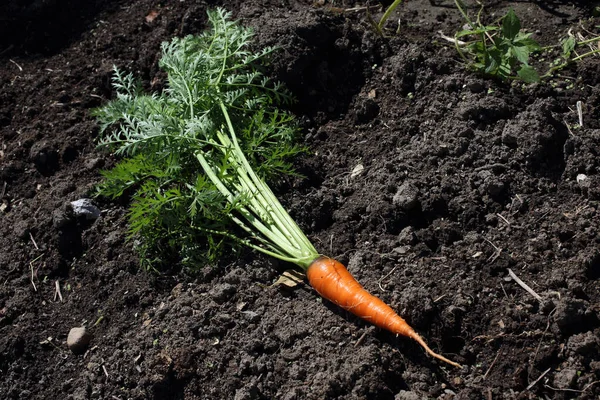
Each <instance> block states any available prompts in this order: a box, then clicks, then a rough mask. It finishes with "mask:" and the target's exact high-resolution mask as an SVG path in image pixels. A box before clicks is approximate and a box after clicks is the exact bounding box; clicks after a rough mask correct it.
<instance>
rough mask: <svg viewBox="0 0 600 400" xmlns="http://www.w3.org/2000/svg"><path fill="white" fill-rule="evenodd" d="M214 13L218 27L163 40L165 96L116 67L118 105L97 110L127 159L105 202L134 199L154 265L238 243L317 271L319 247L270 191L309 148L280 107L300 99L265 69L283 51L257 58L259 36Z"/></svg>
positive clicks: (136, 221) (104, 189) (108, 183)
mask: <svg viewBox="0 0 600 400" xmlns="http://www.w3.org/2000/svg"><path fill="white" fill-rule="evenodd" d="M208 16H209V21H210V24H211V25H212V29H211V30H209V31H207V32H205V33H203V34H201V35H199V36H187V37H185V38H176V39H173V40H172V41H171V42H169V43H163V45H162V57H161V59H160V61H159V66H160V67H161V68H162V69H163V70H164V71H165V72H166V74H167V83H166V89H164V90H163V91H162V92H161V93H153V94H145V93H144V91H143V90H142V87H141V85H140V84H139V83H138V82H137V81H136V80H135V79H134V77H133V75H132V74H124V73H123V72H122V71H120V70H119V69H117V68H115V71H114V77H113V86H114V88H115V89H116V99H114V100H113V101H111V102H109V103H108V104H107V105H105V106H104V107H102V108H100V109H98V110H96V112H95V114H96V116H97V118H98V120H99V122H100V127H101V140H100V146H102V147H107V148H109V149H110V150H112V151H113V152H114V153H115V154H116V155H118V156H123V157H124V158H123V159H122V161H120V162H119V163H118V164H117V165H116V166H115V168H113V169H112V170H109V171H105V172H104V181H103V182H102V183H101V184H100V185H99V187H98V194H99V195H103V196H108V197H112V198H117V197H119V196H122V195H123V194H130V195H131V196H132V201H131V206H130V211H129V219H130V226H131V228H130V230H131V234H132V235H133V236H134V237H136V238H139V240H138V241H136V242H137V243H138V249H139V250H140V254H141V259H142V262H143V263H144V264H145V265H146V266H150V267H154V266H156V265H158V264H160V262H162V261H165V260H167V259H169V260H172V259H173V258H178V259H179V260H180V261H181V262H182V263H184V264H187V265H189V266H194V265H198V264H199V263H203V261H206V260H212V259H214V258H215V257H217V256H218V255H219V253H220V250H221V249H222V248H223V245H224V244H226V243H229V244H232V242H234V243H242V244H245V245H248V246H250V247H252V248H254V249H257V250H260V251H262V252H263V253H267V254H269V255H272V256H274V257H277V258H280V259H284V260H287V261H291V262H295V263H297V264H299V265H308V263H310V261H312V260H314V259H315V258H316V257H318V254H317V252H316V250H315V249H314V247H313V246H312V245H311V244H310V242H309V241H308V239H306V236H305V235H304V234H303V233H302V232H301V230H300V229H299V228H298V226H297V225H296V223H295V222H294V221H293V220H292V219H291V218H290V217H289V215H288V214H287V212H286V211H285V210H284V209H283V207H282V206H281V204H280V203H279V201H278V200H277V199H276V198H275V196H274V195H273V193H272V191H271V190H270V189H269V187H268V186H267V185H266V184H265V179H273V178H275V177H277V176H281V175H285V174H292V173H293V169H292V166H291V164H290V163H289V161H288V160H289V159H290V157H292V156H294V155H296V154H298V153H299V152H301V151H303V148H302V147H300V146H298V145H296V144H294V139H295V138H296V136H297V131H298V130H297V126H296V123H295V121H294V118H293V116H292V115H291V114H289V113H288V112H286V111H282V110H281V109H279V108H278V106H279V105H282V104H284V105H285V104H289V103H290V102H292V100H293V98H292V96H291V94H290V93H289V92H288V91H287V90H285V89H284V88H283V87H282V85H281V84H280V83H278V82H274V81H272V80H270V79H269V78H267V77H265V76H264V75H263V73H262V70H263V68H264V66H265V64H266V62H267V60H268V56H269V55H270V54H271V53H272V52H273V51H274V50H275V49H274V48H271V47H267V48H265V49H263V50H261V51H258V52H253V51H251V50H250V49H249V44H250V39H251V38H252V35H253V34H252V31H251V30H250V29H247V28H244V27H241V26H240V25H239V24H237V23H236V22H235V21H231V20H230V14H229V13H227V12H225V11H224V10H222V9H217V10H214V11H209V12H208ZM232 223H233V225H234V226H237V229H231V225H232Z"/></svg>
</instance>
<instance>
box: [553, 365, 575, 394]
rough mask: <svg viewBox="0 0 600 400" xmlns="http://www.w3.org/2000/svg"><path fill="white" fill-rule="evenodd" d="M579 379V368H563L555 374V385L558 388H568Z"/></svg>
mask: <svg viewBox="0 0 600 400" xmlns="http://www.w3.org/2000/svg"><path fill="white" fill-rule="evenodd" d="M576 379H577V370H575V369H563V370H562V371H558V372H557V373H556V375H554V387H556V388H557V389H568V388H570V387H571V386H573V384H574V383H575V380H576Z"/></svg>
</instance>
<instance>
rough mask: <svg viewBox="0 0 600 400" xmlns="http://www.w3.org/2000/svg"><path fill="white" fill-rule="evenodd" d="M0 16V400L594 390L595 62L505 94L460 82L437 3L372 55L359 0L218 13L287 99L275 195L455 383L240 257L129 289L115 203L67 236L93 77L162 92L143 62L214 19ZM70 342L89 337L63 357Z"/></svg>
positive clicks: (446, 19)
mask: <svg viewBox="0 0 600 400" xmlns="http://www.w3.org/2000/svg"><path fill="white" fill-rule="evenodd" d="M386 3H387V4H389V3H390V1H388V2H386ZM486 3H487V8H486V11H485V13H486V15H487V16H488V19H489V20H493V19H495V18H498V17H499V16H500V15H503V13H505V12H506V11H507V10H508V8H509V7H513V8H514V9H515V11H516V13H517V15H519V16H520V17H521V20H522V24H523V26H524V27H526V28H529V30H530V31H531V32H533V33H534V37H535V38H536V39H537V40H539V41H540V42H541V43H542V44H543V45H551V44H555V43H556V42H557V40H558V39H559V38H560V37H563V36H564V35H565V34H566V32H567V31H568V30H569V29H571V28H572V29H579V28H578V27H579V24H580V21H583V23H584V25H585V26H586V27H587V28H588V29H589V30H590V32H591V33H594V32H596V33H597V32H598V28H596V27H595V25H597V24H598V22H597V21H589V18H590V17H591V15H592V10H591V8H592V6H591V5H590V3H593V2H589V1H579V2H577V1H518V2H517V1H515V2H508V1H488V2H486ZM8 4H9V5H8V6H7V7H6V8H5V12H4V14H3V15H2V17H0V22H1V25H2V26H1V27H0V87H1V88H2V89H0V138H1V142H0V146H1V147H0V206H1V211H0V249H1V252H0V375H1V376H2V379H1V380H0V398H2V399H52V398H61V399H73V400H75V399H76V400H82V399H201V398H202V399H239V400H242V399H274V398H277V399H286V400H292V399H375V398H377V399H397V400H400V399H403V400H408V399H411V400H412V399H423V398H437V399H448V400H449V399H515V398H518V399H538V398H543V399H548V398H552V399H562V398H565V399H566V398H578V399H597V398H598V397H599V396H600V384H598V382H599V380H600V357H599V351H600V339H598V336H599V334H600V318H599V317H600V285H599V279H600V230H599V225H598V221H600V185H599V183H600V123H599V122H598V121H599V119H600V108H599V107H598V104H600V87H599V86H598V81H599V78H598V77H599V76H600V60H599V59H597V58H589V59H586V60H584V61H583V62H581V63H578V64H577V65H575V66H573V67H571V68H569V69H566V70H564V71H562V72H561V74H560V77H557V78H556V79H554V80H553V81H550V82H545V83H542V84H534V85H522V84H518V83H512V84H511V83H503V82H497V81H494V80H490V79H486V78H482V77H479V76H476V75H475V74H473V73H472V72H470V71H468V70H466V69H465V66H464V64H463V62H462V61H461V59H460V58H459V57H458V56H457V54H456V51H455V49H454V47H453V46H452V45H451V44H450V43H448V42H447V41H445V40H444V39H442V38H441V37H440V34H439V32H440V31H441V32H443V33H444V34H446V35H448V36H452V34H453V32H456V31H457V30H459V29H461V27H462V25H463V23H464V22H463V20H462V19H461V17H460V14H459V13H458V12H457V10H456V8H455V7H454V2H452V1H450V0H436V1H426V0H414V1H410V2H407V3H406V4H402V5H401V6H400V7H399V8H398V10H397V12H396V13H395V14H394V15H393V16H392V18H390V20H389V23H388V27H389V32H388V35H387V37H385V38H383V37H381V36H379V35H378V34H377V33H376V32H375V31H374V30H373V28H372V26H371V25H370V24H369V23H368V15H367V13H366V11H365V9H364V8H363V6H364V4H363V3H362V2H351V1H346V2H344V1H336V2H335V4H333V3H331V4H330V2H328V1H326V2H322V1H317V2H313V1H312V0H306V1H295V0H282V1H279V0H277V1H275V0H250V1H236V2H227V3H226V4H225V5H226V7H227V8H229V9H230V10H231V11H232V12H233V13H234V15H235V17H236V18H238V19H240V20H241V21H242V23H243V24H245V25H247V26H251V27H254V28H255V29H256V32H257V45H259V46H264V45H279V46H281V47H282V49H283V50H282V51H281V52H279V53H278V54H277V56H276V58H275V59H274V62H273V65H272V67H273V68H272V71H271V73H272V75H273V76H274V77H276V78H278V79H280V80H282V81H284V82H285V83H286V85H287V86H288V87H289V88H290V89H291V90H292V91H293V92H294V94H295V95H296V96H297V97H298V99H299V102H298V104H297V105H296V106H295V109H294V110H293V111H294V112H295V113H296V114H297V115H298V118H299V119H300V120H301V121H302V125H303V134H304V136H303V141H304V143H305V144H306V145H307V146H308V147H309V148H310V149H311V153H312V154H311V155H310V156H307V157H303V158H301V159H298V160H297V161H296V165H297V168H298V169H299V170H300V172H301V173H302V174H304V175H305V176H306V178H304V179H297V180H294V181H290V182H289V183H288V184H286V185H282V186H280V187H279V188H278V189H277V192H278V195H279V196H280V197H281V199H282V200H283V202H284V204H285V205H286V207H288V208H289V210H290V212H291V214H292V215H293V216H294V218H295V219H296V220H297V221H298V222H299V224H300V225H301V226H302V228H303V229H304V230H305V232H306V233H307V234H308V235H309V237H310V238H311V239H312V240H313V241H314V242H315V243H316V245H317V247H318V249H319V250H320V251H322V252H323V253H326V254H328V255H331V256H333V257H337V258H338V259H339V260H340V261H342V262H344V263H347V265H348V267H349V269H350V271H351V272H352V273H353V274H354V275H355V276H356V277H357V279H358V280H359V281H360V282H361V283H362V284H363V285H364V286H365V287H366V288H367V289H369V290H370V291H372V292H373V293H374V294H376V295H378V296H380V297H381V298H382V299H383V300H385V301H386V302H388V303H389V304H390V305H391V306H392V307H393V308H394V309H396V310H398V311H399V312H400V314H401V315H403V316H404V317H405V318H406V319H407V320H408V321H409V322H410V323H411V324H412V325H413V326H414V327H415V329H416V330H417V331H419V332H420V333H421V334H422V335H423V337H424V338H425V339H426V340H427V341H428V343H429V344H430V346H431V347H432V348H433V349H435V350H436V351H438V352H440V353H442V354H444V355H446V356H448V357H449V358H452V359H454V360H456V361H458V362H460V363H461V364H463V365H464V368H462V369H455V368H451V367H449V366H446V365H441V364H439V363H438V362H436V361H434V360H433V359H432V358H430V357H428V356H427V355H426V354H425V353H424V352H423V350H422V349H421V348H420V347H419V346H418V345H417V344H415V343H413V342H412V341H410V340H407V339H404V338H397V337H395V336H393V335H391V334H389V333H386V332H384V331H381V330H378V329H375V328H373V327H371V326H369V325H368V324H367V323H365V322H362V321H360V320H358V319H357V318H355V317H353V316H352V315H350V314H348V313H346V312H344V311H342V310H340V309H339V308H337V307H335V306H334V305H332V304H330V303H328V302H326V301H321V300H320V299H319V297H318V295H317V294H316V293H315V292H314V291H313V290H312V289H311V288H310V287H309V286H307V285H300V286H298V287H296V288H295V289H294V290H283V289H281V288H277V287H271V286H270V285H271V284H272V283H273V282H274V281H275V280H276V279H277V277H278V276H279V275H280V274H281V272H282V271H284V270H285V269H287V268H289V267H290V266H289V265H285V264H284V263H279V262H275V261H274V260H272V259H269V258H267V257H263V256H260V255H257V254H255V253H252V252H247V253H245V254H244V255H243V257H242V258H232V259H229V260H223V262H222V263H221V264H220V265H215V266H212V267H207V268H205V269H203V270H201V271H200V272H199V273H197V274H193V275H192V274H189V273H187V272H185V271H182V272H172V273H163V274H153V273H148V272H144V271H142V270H140V269H139V268H138V260H137V258H136V254H135V252H134V251H133V250H132V247H133V244H132V243H131V242H128V241H126V240H125V237H126V232H127V221H126V207H127V202H126V200H124V201H121V202H108V201H105V200H101V199H98V200H94V202H95V205H96V206H97V207H98V208H99V210H101V214H100V217H99V218H97V219H86V218H85V217H79V218H77V217H75V216H74V214H73V212H72V210H71V208H70V206H69V204H70V202H71V201H74V200H78V199H81V198H89V197H90V196H91V193H92V189H93V187H94V185H95V184H97V183H98V182H99V181H100V170H102V169H103V168H107V167H110V166H111V165H113V164H114V162H115V159H114V158H112V157H111V156H110V155H107V154H106V153H102V152H99V151H97V150H96V148H95V142H96V138H97V134H98V127H97V125H96V123H95V121H94V119H93V117H92V116H91V113H90V111H91V110H92V109H93V108H94V107H97V106H99V105H101V104H104V103H105V102H106V101H107V100H108V99H110V98H111V96H113V95H114V93H113V92H112V90H111V87H110V77H111V68H112V66H113V65H117V66H119V67H121V68H124V69H127V70H130V71H133V72H134V73H135V74H136V75H138V76H140V77H141V78H142V80H143V81H144V85H145V86H146V87H147V88H148V89H151V88H152V87H153V86H154V85H156V84H157V82H159V85H160V80H161V79H162V78H163V75H161V73H160V72H159V70H158V67H157V61H158V57H159V54H160V52H159V46H160V43H161V42H162V41H165V40H169V39H170V38H172V37H173V36H175V35H185V34H194V33H198V32H200V31H202V30H203V29H205V27H206V14H205V10H206V8H207V7H214V6H216V5H219V4H221V3H220V2H213V1H207V2H202V1H192V0H185V1H176V2H175V1H174V2H170V1H164V2H158V1H152V0H132V1H124V0H106V1H95V2H94V1H91V2H76V1H72V0H52V1H42V0H30V1H25V2H23V1H9V2H8ZM469 4H473V2H470V3H469ZM153 11H154V12H155V14H154V13H151V12H153ZM470 12H471V13H474V12H476V8H471V9H470ZM381 14H382V12H381V8H380V7H373V8H372V9H371V11H370V15H371V16H372V17H373V18H375V19H377V18H379V17H380V16H381ZM152 17H154V18H152ZM398 24H400V28H399V32H398V33H395V31H396V28H397V27H398ZM578 101H581V104H582V110H583V126H580V125H579V121H578V116H577V110H576V104H577V102H578ZM510 271H512V273H513V274H514V275H516V276H517V277H518V278H520V279H521V280H522V281H523V282H524V283H526V284H527V285H529V287H530V288H531V289H532V291H533V292H534V293H535V294H536V296H539V297H537V298H536V297H535V296H534V295H532V294H531V293H529V292H527V291H526V290H525V289H524V288H523V287H522V286H520V285H519V284H517V282H516V281H515V280H514V279H513V278H511V274H510V273H509V272H510ZM79 326H85V327H86V328H87V331H88V332H89V333H91V335H92V339H91V342H90V343H89V345H88V346H87V347H84V348H83V349H82V352H83V354H81V353H80V354H74V353H73V352H72V351H71V350H70V349H69V348H68V347H67V344H66V339H67V335H68V334H69V331H70V329H71V328H73V327H79Z"/></svg>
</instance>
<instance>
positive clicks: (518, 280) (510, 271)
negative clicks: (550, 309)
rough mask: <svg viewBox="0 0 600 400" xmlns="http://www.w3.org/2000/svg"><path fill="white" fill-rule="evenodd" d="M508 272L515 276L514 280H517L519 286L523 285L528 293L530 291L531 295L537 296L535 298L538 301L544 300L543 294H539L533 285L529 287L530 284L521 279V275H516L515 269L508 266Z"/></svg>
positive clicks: (512, 276)
mask: <svg viewBox="0 0 600 400" xmlns="http://www.w3.org/2000/svg"><path fill="white" fill-rule="evenodd" d="M508 274H509V275H510V277H511V278H513V280H514V281H515V282H517V284H518V285H519V286H521V287H522V288H523V289H525V291H526V292H527V293H529V294H530V295H532V296H533V297H535V299H536V300H537V301H542V296H540V295H539V294H537V293H536V292H535V290H533V289H532V288H531V287H529V286H528V285H527V284H526V283H525V282H523V281H522V280H521V279H519V277H518V276H517V275H515V273H514V272H513V271H512V270H511V269H510V268H508Z"/></svg>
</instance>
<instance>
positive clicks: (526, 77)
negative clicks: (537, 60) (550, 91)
mask: <svg viewBox="0 0 600 400" xmlns="http://www.w3.org/2000/svg"><path fill="white" fill-rule="evenodd" d="M517 75H518V76H519V78H521V80H522V81H523V82H526V83H536V82H539V81H540V74H538V72H537V71H536V70H535V69H534V68H533V67H530V66H529V65H523V66H522V67H521V68H520V69H519V70H518V71H517Z"/></svg>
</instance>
